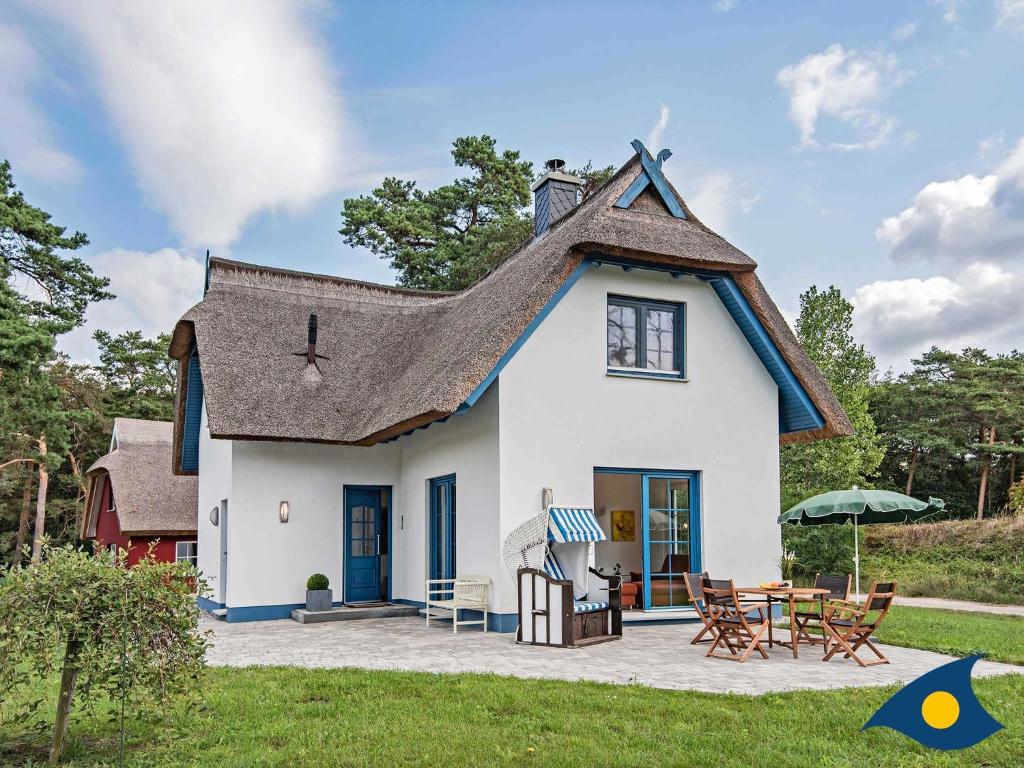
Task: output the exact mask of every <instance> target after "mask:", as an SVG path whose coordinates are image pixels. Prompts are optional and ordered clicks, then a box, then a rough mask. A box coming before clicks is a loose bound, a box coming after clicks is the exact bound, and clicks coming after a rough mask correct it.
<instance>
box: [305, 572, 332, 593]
mask: <svg viewBox="0 0 1024 768" xmlns="http://www.w3.org/2000/svg"><path fill="white" fill-rule="evenodd" d="M330 586H331V582H330V580H329V579H328V578H327V577H326V576H324V575H323V574H322V573H314V574H313V575H312V576H310V577H309V578H308V579H306V589H308V590H310V591H315V590H320V589H327V588H328V587H330Z"/></svg>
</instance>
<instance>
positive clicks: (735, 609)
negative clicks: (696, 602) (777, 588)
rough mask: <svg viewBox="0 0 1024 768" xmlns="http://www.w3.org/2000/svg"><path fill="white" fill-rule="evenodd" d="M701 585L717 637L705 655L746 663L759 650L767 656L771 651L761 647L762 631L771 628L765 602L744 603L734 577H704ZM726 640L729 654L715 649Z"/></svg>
mask: <svg viewBox="0 0 1024 768" xmlns="http://www.w3.org/2000/svg"><path fill="white" fill-rule="evenodd" d="M701 586H702V588H703V591H704V605H705V606H706V610H707V613H708V616H709V617H710V618H711V631H712V632H713V633H714V635H715V641H714V642H713V643H712V644H711V647H710V648H709V649H708V652H707V653H706V654H705V655H706V656H714V657H715V658H716V659H728V660H729V661H738V662H740V663H743V662H744V661H746V660H747V659H748V658H750V654H751V653H753V652H754V651H755V650H756V651H757V652H758V653H760V654H761V656H762V658H765V659H767V658H768V654H767V652H765V650H764V648H763V647H761V635H763V634H764V632H765V630H766V629H768V623H769V621H771V619H770V618H769V617H768V615H767V613H766V611H765V606H764V604H763V603H741V602H740V598H739V595H737V594H736V587H735V585H734V584H733V583H732V579H728V580H725V581H722V580H716V579H708V578H704V579H703V581H702V583H701ZM752 613H753V614H754V615H751V614H752ZM723 643H724V644H725V647H726V648H728V649H729V654H730V655H729V656H726V655H724V654H719V653H715V649H716V648H718V646H719V645H721V644H723Z"/></svg>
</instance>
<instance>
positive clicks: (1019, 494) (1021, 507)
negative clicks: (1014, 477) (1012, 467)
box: [1009, 480, 1024, 517]
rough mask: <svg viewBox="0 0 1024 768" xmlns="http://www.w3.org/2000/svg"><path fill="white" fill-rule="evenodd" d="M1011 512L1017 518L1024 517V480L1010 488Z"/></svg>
mask: <svg viewBox="0 0 1024 768" xmlns="http://www.w3.org/2000/svg"><path fill="white" fill-rule="evenodd" d="M1009 495H1010V503H1009V507H1010V512H1011V513H1012V514H1013V515H1015V516H1016V517H1024V480H1018V481H1017V482H1016V483H1014V484H1013V485H1011V486H1010V494H1009Z"/></svg>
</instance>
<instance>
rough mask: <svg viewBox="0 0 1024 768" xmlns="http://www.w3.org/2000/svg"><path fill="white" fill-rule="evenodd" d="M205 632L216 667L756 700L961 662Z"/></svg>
mask: <svg viewBox="0 0 1024 768" xmlns="http://www.w3.org/2000/svg"><path fill="white" fill-rule="evenodd" d="M200 626H201V628H202V629H210V630H212V631H213V637H212V647H211V648H210V650H209V651H208V652H207V660H208V662H209V663H210V664H211V665H213V666H234V667H245V666H290V667H308V668H340V667H359V668H363V669H389V670H410V671H420V672H483V673H494V674H498V675H509V676H513V677H523V678H548V679H556V680H593V681H595V682H603V683H616V684H620V685H625V684H640V685H647V686H651V687H654V688H666V689H672V690H695V691H707V692H712V693H722V692H730V693H744V694H752V695H757V694H763V693H770V692H775V691H791V690H801V689H829V688H845V687H859V686H871V685H888V684H891V683H906V682H909V681H910V680H913V679H914V678H916V677H918V676H920V675H922V674H924V673H925V672H928V671H929V670H932V669H934V668H936V667H938V666H941V665H942V664H945V663H946V662H948V661H951V660H952V658H953V657H951V656H944V655H942V654H938V653H932V652H930V651H921V650H916V649H912V648H897V647H893V646H884V652H885V654H886V655H887V656H888V657H889V659H890V660H891V661H892V663H891V664H882V665H879V666H876V667H868V668H866V669H865V668H862V667H859V666H858V665H857V664H856V663H854V662H853V661H851V660H840V659H838V658H837V659H833V660H832V661H830V662H828V663H827V664H824V663H822V661H821V651H820V650H819V648H818V647H810V646H801V647H800V658H799V659H794V658H793V655H792V652H791V651H790V650H789V649H788V648H784V647H782V646H775V648H773V649H772V650H771V651H769V656H770V659H769V660H767V661H765V660H764V659H761V658H760V657H759V656H756V655H755V656H754V657H752V658H751V659H750V660H749V661H748V662H747V663H745V664H736V663H733V662H729V661H722V660H719V659H708V658H705V656H704V653H705V652H706V650H707V645H706V644H702V645H699V646H693V645H690V642H689V641H690V638H692V637H693V635H694V632H695V631H696V630H695V627H694V625H693V624H685V625H683V624H678V625H664V624H663V625H656V626H637V625H633V626H628V627H627V628H626V630H625V634H624V636H623V638H622V639H621V640H618V641H614V642H608V643H601V644H599V645H594V646H590V647H587V648H580V649H574V650H570V649H564V648H544V647H537V646H528V645H518V644H516V643H515V641H514V639H513V637H514V636H513V635H511V634H499V633H496V632H488V633H486V634H484V633H483V632H481V631H479V630H476V629H467V630H463V631H461V632H459V634H458V635H453V634H452V631H451V627H450V625H447V624H442V623H438V624H433V623H432V625H431V627H430V628H429V629H427V627H426V626H425V622H424V621H423V620H422V619H419V618H391V619H364V620H360V621H345V622H338V623H328V624H298V623H297V622H294V621H291V620H287V619H286V620H281V621H259V622H246V623H235V624H228V623H226V622H224V621H219V620H216V619H213V618H210V617H208V616H207V615H205V614H204V615H203V617H202V618H201V619H200ZM974 674H975V675H976V676H988V675H999V674H1024V667H1019V666H1014V665H1011V664H999V663H993V662H988V661H980V662H978V664H977V665H976V666H975V668H974Z"/></svg>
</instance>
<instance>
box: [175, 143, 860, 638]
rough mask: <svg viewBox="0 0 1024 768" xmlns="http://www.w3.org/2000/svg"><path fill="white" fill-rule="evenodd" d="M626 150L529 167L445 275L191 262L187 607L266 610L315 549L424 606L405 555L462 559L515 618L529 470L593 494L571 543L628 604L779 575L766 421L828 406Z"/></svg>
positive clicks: (443, 572)
mask: <svg viewBox="0 0 1024 768" xmlns="http://www.w3.org/2000/svg"><path fill="white" fill-rule="evenodd" d="M634 148H635V149H636V150H637V153H636V154H635V155H634V156H633V157H632V158H631V159H630V160H629V162H627V163H626V164H625V165H624V166H623V167H622V168H620V169H619V170H618V172H617V173H616V174H615V175H614V176H613V178H612V179H611V180H610V181H608V183H606V184H605V185H604V186H602V187H601V188H600V189H598V190H597V191H596V192H595V193H594V194H592V195H590V196H589V197H588V198H587V200H586V201H584V202H582V203H579V204H577V197H578V186H579V180H578V179H575V178H573V177H571V176H567V175H566V174H564V173H562V172H561V170H560V169H558V168H557V167H555V168H554V169H551V170H549V172H548V173H547V174H546V175H545V176H544V177H542V178H541V180H540V181H538V183H537V185H536V187H535V194H536V211H535V217H536V235H535V237H534V238H533V239H532V240H531V241H530V242H529V243H527V244H526V245H525V246H523V247H522V248H521V249H520V250H519V251H517V252H516V253H514V254H513V255H511V256H510V257H509V258H508V259H507V260H506V261H504V262H503V263H502V264H501V265H500V266H499V267H497V268H496V269H495V270H494V271H493V272H492V273H491V274H489V275H488V276H487V277H485V278H484V279H483V280H481V281H480V282H479V283H477V284H476V285H474V286H473V287H471V288H469V289H467V290H465V291H461V292H459V293H454V294H443V293H431V292H422V291H413V290H406V289H402V288H395V287H390V286H381V285H372V284H367V283H362V282H357V281H354V280H346V279H341V278H337V277H331V276H326V275H314V274H305V273H300V272H293V271H288V270H282V269H273V268H269V267H263V266H256V265H252V264H243V263H238V262H233V261H227V260H223V259H212V260H211V261H210V265H209V275H208V285H207V292H206V295H205V298H204V299H203V301H202V302H200V303H199V304H197V305H196V306H195V307H193V308H192V309H190V310H189V311H188V312H187V313H186V314H185V315H184V316H183V317H182V318H181V320H180V321H179V322H178V324H177V326H176V328H175V331H174V336H173V341H172V344H171V354H172V355H173V356H174V357H175V358H177V359H178V360H179V361H180V366H181V376H180V377H179V380H180V389H179V393H178V402H177V418H176V424H175V448H174V460H175V471H176V472H178V473H182V474H190V473H197V472H198V475H199V532H198V536H199V567H200V569H201V570H202V571H203V572H204V573H205V574H206V576H207V578H208V579H209V581H210V583H211V586H212V589H213V596H212V599H205V600H203V605H204V607H207V608H225V609H226V617H227V620H228V621H245V620H253V619H266V618H283V617H287V616H288V615H289V613H290V611H291V609H293V608H295V607H298V606H300V605H301V604H302V603H303V600H304V589H305V581H306V578H307V577H308V576H309V575H310V574H312V573H314V572H322V573H325V574H327V575H328V576H329V578H330V579H331V582H332V587H333V588H334V590H335V598H336V600H338V601H345V602H346V603H358V602H364V601H382V600H387V601H392V602H399V603H409V604H422V600H423V594H424V580H425V579H426V578H428V577H442V576H450V575H452V574H455V573H470V574H484V575H487V576H489V577H490V579H491V581H492V585H493V586H492V590H491V605H490V610H491V628H492V629H498V630H506V631H508V630H513V629H514V628H515V625H516V615H515V614H516V589H515V585H514V582H513V581H512V579H511V578H510V577H509V575H508V574H507V573H506V571H505V570H504V567H503V565H502V558H501V547H502V542H503V540H504V537H505V536H506V535H507V534H508V532H509V531H511V530H512V529H514V528H515V527H516V526H517V525H519V524H520V523H522V522H523V521H525V520H526V519H528V518H530V517H533V516H535V515H537V514H538V513H539V512H541V511H542V510H543V507H542V499H543V498H544V489H550V493H551V494H552V495H553V498H554V500H555V501H556V502H557V503H564V504H568V505H579V506H588V507H592V508H593V509H594V510H595V511H596V514H597V519H598V521H599V522H600V524H601V526H602V527H603V528H604V529H605V532H606V533H607V534H608V535H609V537H608V541H605V542H600V543H598V544H597V545H596V549H595V555H594V557H595V561H596V565H597V566H598V567H603V568H605V569H606V570H608V571H610V570H612V569H614V568H615V567H616V564H618V566H619V567H620V568H621V571H622V573H623V574H624V575H627V578H628V575H629V574H633V577H634V578H636V579H639V580H640V581H641V582H642V584H643V589H642V592H643V594H642V601H641V607H642V609H643V613H644V614H648V615H657V616H658V617H659V618H664V617H666V616H671V615H672V614H671V613H663V612H665V611H668V612H671V611H673V610H678V609H679V608H680V607H681V606H683V605H684V603H685V591H684V589H683V586H682V580H681V574H682V572H683V571H688V570H694V571H697V570H708V571H710V572H711V573H712V574H713V575H715V576H716V577H732V578H735V579H737V580H738V581H742V582H757V581H760V580H764V579H766V578H774V577H776V576H777V574H778V561H779V556H780V541H779V534H778V526H777V525H776V523H775V519H776V516H777V514H778V509H779V446H780V443H782V444H784V443H790V442H800V441H807V440H816V439H822V438H828V437H834V436H840V435H847V434H849V433H850V424H849V421H848V420H847V418H846V415H845V414H844V413H843V411H842V408H841V407H840V406H839V404H838V402H837V401H836V399H835V397H834V396H833V394H832V393H831V392H830V390H829V388H828V386H827V384H826V383H825V381H824V379H823V378H822V376H821V375H820V373H819V372H818V371H817V370H816V369H815V367H814V366H813V364H811V362H810V361H809V360H808V359H807V357H806V356H805V355H804V353H803V351H802V349H801V347H800V345H799V343H798V342H797V340H796V339H795V338H794V336H793V334H792V332H791V330H790V329H789V327H788V326H787V324H786V322H785V321H784V320H783V318H782V316H781V315H780V313H779V311H778V309H777V308H776V306H775V304H774V303H773V302H772V300H771V298H769V296H768V294H767V293H766V292H765V289H764V287H763V286H762V285H761V283H760V281H759V280H758V278H757V276H756V274H755V267H756V264H755V262H754V261H753V260H752V259H751V258H749V257H748V256H747V255H746V254H744V253H742V252H741V251H739V250H738V249H737V248H735V247H733V246H732V245H730V244H729V243H728V242H726V241H725V240H724V239H722V238H721V237H719V236H718V235H717V234H715V233H714V232H712V231H710V230H709V229H708V228H707V227H705V226H704V225H703V224H701V223H700V221H699V220H698V219H697V218H696V216H694V214H693V213H692V212H691V211H690V210H689V208H688V207H687V206H686V204H685V203H684V202H683V200H682V198H681V197H680V196H679V195H678V193H677V192H676V191H675V189H674V188H673V187H672V186H671V185H670V184H669V183H668V182H667V181H666V180H665V178H664V176H663V175H662V172H661V163H662V161H663V159H664V158H665V157H666V156H667V152H665V151H663V152H662V153H660V154H659V156H658V157H657V158H656V159H655V158H653V157H652V156H651V155H650V154H649V153H648V152H647V151H646V149H644V148H643V146H642V145H641V144H640V143H639V142H634ZM638 329H639V332H638ZM215 510H216V511H215ZM613 523H614V524H615V526H617V527H618V529H619V530H617V531H615V532H613V531H612V527H613ZM645 576H646V578H645Z"/></svg>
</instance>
